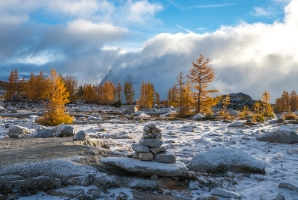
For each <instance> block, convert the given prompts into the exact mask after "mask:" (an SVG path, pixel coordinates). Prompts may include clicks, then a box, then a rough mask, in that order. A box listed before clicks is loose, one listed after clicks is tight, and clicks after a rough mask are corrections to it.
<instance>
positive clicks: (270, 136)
mask: <svg viewBox="0 0 298 200" xmlns="http://www.w3.org/2000/svg"><path fill="white" fill-rule="evenodd" d="M256 139H257V140H259V141H264V142H271V143H275V142H276V143H285V144H293V143H298V135H297V133H295V132H294V131H288V130H286V129H280V130H275V131H272V132H267V133H264V134H261V135H259V136H258V137H257V138H256Z"/></svg>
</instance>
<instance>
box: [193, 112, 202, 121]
mask: <svg viewBox="0 0 298 200" xmlns="http://www.w3.org/2000/svg"><path fill="white" fill-rule="evenodd" d="M203 117H204V115H203V114H200V113H197V114H196V115H195V116H193V117H192V119H193V120H200V119H202V118H203Z"/></svg>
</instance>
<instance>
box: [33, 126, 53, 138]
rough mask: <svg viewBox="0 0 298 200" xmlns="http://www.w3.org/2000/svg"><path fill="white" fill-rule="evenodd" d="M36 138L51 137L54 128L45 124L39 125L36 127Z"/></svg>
mask: <svg viewBox="0 0 298 200" xmlns="http://www.w3.org/2000/svg"><path fill="white" fill-rule="evenodd" d="M34 137H35V138H49V137H52V129H49V128H46V127H44V126H37V127H36V128H35V136H34Z"/></svg>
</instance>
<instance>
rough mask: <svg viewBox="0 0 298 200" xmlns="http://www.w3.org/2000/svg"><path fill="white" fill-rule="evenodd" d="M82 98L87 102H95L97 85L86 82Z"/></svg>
mask: <svg viewBox="0 0 298 200" xmlns="http://www.w3.org/2000/svg"><path fill="white" fill-rule="evenodd" d="M82 99H83V100H84V101H85V102H86V103H95V102H96V99H97V98H96V90H95V86H94V85H92V84H85V85H84V92H83V96H82Z"/></svg>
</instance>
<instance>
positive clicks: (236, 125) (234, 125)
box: [228, 122, 244, 127]
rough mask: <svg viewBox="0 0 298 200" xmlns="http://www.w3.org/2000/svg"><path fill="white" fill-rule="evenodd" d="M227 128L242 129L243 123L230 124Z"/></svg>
mask: <svg viewBox="0 0 298 200" xmlns="http://www.w3.org/2000/svg"><path fill="white" fill-rule="evenodd" d="M228 127H244V123H243V122H232V123H231V124H229V125H228Z"/></svg>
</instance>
